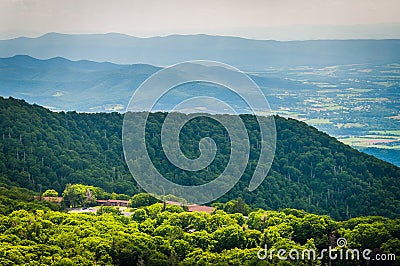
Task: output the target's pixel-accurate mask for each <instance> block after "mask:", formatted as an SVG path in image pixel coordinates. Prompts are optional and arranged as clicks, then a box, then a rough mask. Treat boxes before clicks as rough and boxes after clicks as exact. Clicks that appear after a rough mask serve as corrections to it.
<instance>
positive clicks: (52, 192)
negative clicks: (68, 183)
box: [42, 189, 58, 197]
mask: <svg viewBox="0 0 400 266" xmlns="http://www.w3.org/2000/svg"><path fill="white" fill-rule="evenodd" d="M42 196H43V197H58V192H57V191H55V190H54V189H48V190H46V191H45V192H43V194H42Z"/></svg>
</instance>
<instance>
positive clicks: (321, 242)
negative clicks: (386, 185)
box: [0, 187, 400, 266]
mask: <svg viewBox="0 0 400 266" xmlns="http://www.w3.org/2000/svg"><path fill="white" fill-rule="evenodd" d="M31 199H32V192H30V191H28V190H26V189H19V188H15V187H7V188H4V187H0V202H2V203H6V205H7V211H6V212H3V208H1V209H0V265H4V266H13V265H237V266H241V265H289V264H290V265H291V264H294V265H325V264H327V263H332V262H333V263H334V265H346V266H347V265H398V263H397V264H396V262H398V259H399V254H400V240H399V237H400V227H399V219H388V218H384V217H358V218H353V219H349V220H347V221H342V222H338V221H335V220H333V219H332V218H330V217H328V216H326V215H315V214H309V213H306V212H304V211H299V210H294V209H284V210H282V211H265V210H262V209H259V210H257V211H253V212H251V213H249V214H248V218H246V217H245V216H243V214H241V213H235V214H227V213H225V212H223V211H215V212H213V213H211V214H208V213H205V212H192V213H190V212H186V211H184V209H183V208H182V207H180V206H174V205H170V206H163V205H162V204H160V203H156V204H152V205H149V206H137V208H135V209H132V211H133V213H132V216H131V217H130V218H129V217H127V216H124V215H122V214H121V212H120V211H119V210H118V209H115V208H114V207H102V208H100V209H99V211H98V212H97V214H95V213H65V212H59V211H54V210H50V207H52V206H50V204H47V206H46V204H45V203H43V202H39V203H32V202H29V201H30V200H31ZM21 206H22V209H21ZM2 207H3V206H2ZM53 207H54V206H53ZM53 207H52V208H53ZM53 209H54V208H53ZM343 238H344V239H346V241H347V245H345V246H338V243H339V244H340V243H341V242H338V241H339V240H340V239H342V240H343ZM265 247H267V248H268V250H267V251H264V248H265ZM329 247H331V248H334V250H335V251H334V253H332V254H336V260H334V259H332V261H330V257H329V256H328V254H327V253H326V252H325V253H324V252H323V250H324V249H328V248H329ZM260 248H262V249H263V250H262V251H261V253H259V251H260ZM278 249H284V250H286V251H287V253H288V252H289V250H291V249H295V250H297V251H298V254H297V255H296V253H293V254H292V255H291V256H292V257H291V258H294V259H290V258H289V257H288V254H287V253H286V254H285V255H284V256H286V259H279V255H278V252H277V250H278ZM348 249H359V250H361V251H362V250H366V249H369V250H370V251H371V252H370V253H369V254H368V258H369V260H368V259H366V258H365V257H363V256H362V255H361V254H359V256H358V257H351V255H343V257H342V259H339V254H340V252H342V253H343V254H347V250H348ZM310 250H313V251H315V253H308V252H309V251H310ZM265 252H268V254H266V256H265V257H263V256H264V255H265ZM345 252H346V253H345ZM258 254H260V255H261V256H260V257H258ZM346 256H347V257H346ZM281 257H282V254H281ZM260 258H261V259H260ZM331 258H332V257H331ZM378 258H379V259H380V260H383V261H381V262H380V263H379V262H378V263H377V262H376V260H377V259H378ZM382 258H385V259H382ZM395 259H396V260H397V261H395ZM372 260H375V261H372ZM289 262H290V263H289ZM371 262H372V264H371Z"/></svg>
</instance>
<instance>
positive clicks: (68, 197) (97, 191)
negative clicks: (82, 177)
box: [62, 184, 104, 207]
mask: <svg viewBox="0 0 400 266" xmlns="http://www.w3.org/2000/svg"><path fill="white" fill-rule="evenodd" d="M98 195H99V196H100V197H101V196H102V195H104V191H103V190H102V189H101V188H98V187H94V186H85V185H82V184H74V185H71V184H67V186H66V187H65V190H64V192H63V193H62V196H63V199H64V202H65V203H66V204H67V206H71V207H78V206H93V205H94V204H96V202H97V196H98Z"/></svg>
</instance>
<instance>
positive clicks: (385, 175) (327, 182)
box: [0, 98, 400, 220]
mask: <svg viewBox="0 0 400 266" xmlns="http://www.w3.org/2000/svg"><path fill="white" fill-rule="evenodd" d="M165 116H166V114H163V113H154V114H150V118H149V120H148V127H147V129H148V130H147V132H146V134H147V135H146V140H147V148H148V151H149V154H150V156H151V158H152V160H153V162H154V165H156V166H157V168H158V170H159V171H160V172H162V173H165V174H166V176H169V177H170V178H171V179H173V180H174V181H175V182H177V183H181V184H187V183H186V182H188V180H190V182H194V183H202V182H206V181H208V180H210V179H212V178H214V177H215V175H218V173H220V171H222V170H223V167H224V166H225V165H226V162H227V161H228V160H229V148H230V146H229V137H228V136H226V132H225V131H224V129H223V128H222V127H221V125H220V124H218V123H216V122H215V121H214V120H212V119H209V118H198V119H193V120H192V121H190V122H189V123H187V124H186V125H185V127H184V128H183V130H182V132H181V139H182V141H181V146H182V150H183V152H184V153H185V154H186V155H187V156H188V157H192V158H195V157H196V156H198V152H199V151H198V141H199V140H200V139H201V138H202V137H205V136H208V137H211V138H213V139H214V140H215V142H216V143H217V147H218V151H217V156H216V158H215V161H214V162H213V163H212V164H211V165H210V166H209V169H208V170H205V171H199V172H194V173H192V172H185V171H182V170H180V169H175V168H174V166H173V165H172V164H171V163H169V161H168V160H167V159H166V157H165V156H164V155H163V151H162V149H161V146H160V129H161V125H162V122H163V119H164V118H165ZM241 118H242V119H243V121H244V123H245V125H246V128H247V130H248V134H249V138H250V141H251V154H250V161H249V163H248V165H247V168H246V171H245V173H244V174H243V176H242V178H241V180H240V181H239V182H238V184H237V185H236V186H235V187H234V188H233V189H232V190H231V191H230V192H229V193H227V194H226V195H225V196H223V197H222V198H220V199H218V202H227V201H229V200H232V199H237V198H239V197H240V198H242V199H243V200H244V201H245V202H246V203H247V204H249V206H250V207H252V208H262V209H264V210H279V209H285V208H296V209H300V210H305V211H307V212H310V213H316V214H327V215H330V216H331V217H333V218H334V219H338V220H343V219H348V218H351V217H357V216H366V215H382V216H386V217H389V218H399V217H400V178H399V177H400V169H399V168H398V167H395V166H393V165H391V164H389V163H386V162H383V161H381V160H378V159H376V158H374V157H372V156H368V155H366V154H364V153H361V152H358V151H356V150H354V149H352V148H350V147H349V146H346V145H344V144H342V143H340V142H338V141H337V140H336V139H334V138H332V137H330V136H328V135H326V134H324V133H322V132H319V131H318V130H316V129H315V128H312V127H310V126H308V125H306V124H305V123H302V122H299V121H296V120H293V119H286V118H282V117H275V123H276V128H277V146H276V155H275V159H274V162H273V164H272V167H271V170H270V172H269V173H268V176H267V177H266V178H265V180H264V182H263V183H262V184H261V185H260V187H258V188H257V190H255V191H253V192H250V191H248V188H247V187H248V183H249V180H250V177H251V175H252V171H254V167H255V165H256V163H257V159H258V157H257V156H258V155H259V138H260V137H259V132H258V130H259V128H258V126H257V123H256V119H255V117H253V116H250V115H242V116H241ZM122 121H123V115H122V114H119V113H107V114H106V113H98V114H86V113H76V112H58V113H55V112H50V111H49V110H47V109H45V108H43V107H40V106H37V105H30V104H28V103H26V102H25V101H23V100H16V99H12V98H10V99H4V98H0V129H1V132H0V182H1V183H4V184H7V185H11V186H19V187H24V188H27V189H30V190H33V191H36V192H38V193H39V192H43V191H45V190H46V189H55V190H57V191H58V192H59V193H61V192H62V191H63V190H64V188H65V186H66V185H67V184H76V183H82V184H85V185H93V186H97V187H101V188H102V189H104V190H105V191H106V192H109V193H111V192H116V193H118V194H126V195H130V196H131V195H133V194H136V193H138V192H141V189H140V187H139V186H138V185H137V184H136V183H135V181H134V179H133V177H132V176H131V174H130V172H129V170H128V168H127V166H126V163H125V160H124V155H123V151H122V145H121V127H122ZM209 170H211V171H209ZM210 173H212V174H211V175H210Z"/></svg>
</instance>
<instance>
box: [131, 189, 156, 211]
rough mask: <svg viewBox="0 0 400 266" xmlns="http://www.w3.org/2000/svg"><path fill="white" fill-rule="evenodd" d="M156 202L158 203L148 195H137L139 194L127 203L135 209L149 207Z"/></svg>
mask: <svg viewBox="0 0 400 266" xmlns="http://www.w3.org/2000/svg"><path fill="white" fill-rule="evenodd" d="M157 202H159V200H157V199H156V198H154V197H153V196H151V195H150V194H147V193H139V194H136V195H133V197H132V198H131V200H130V201H129V206H131V207H133V208H137V207H142V206H149V205H152V204H154V203H157Z"/></svg>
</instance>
